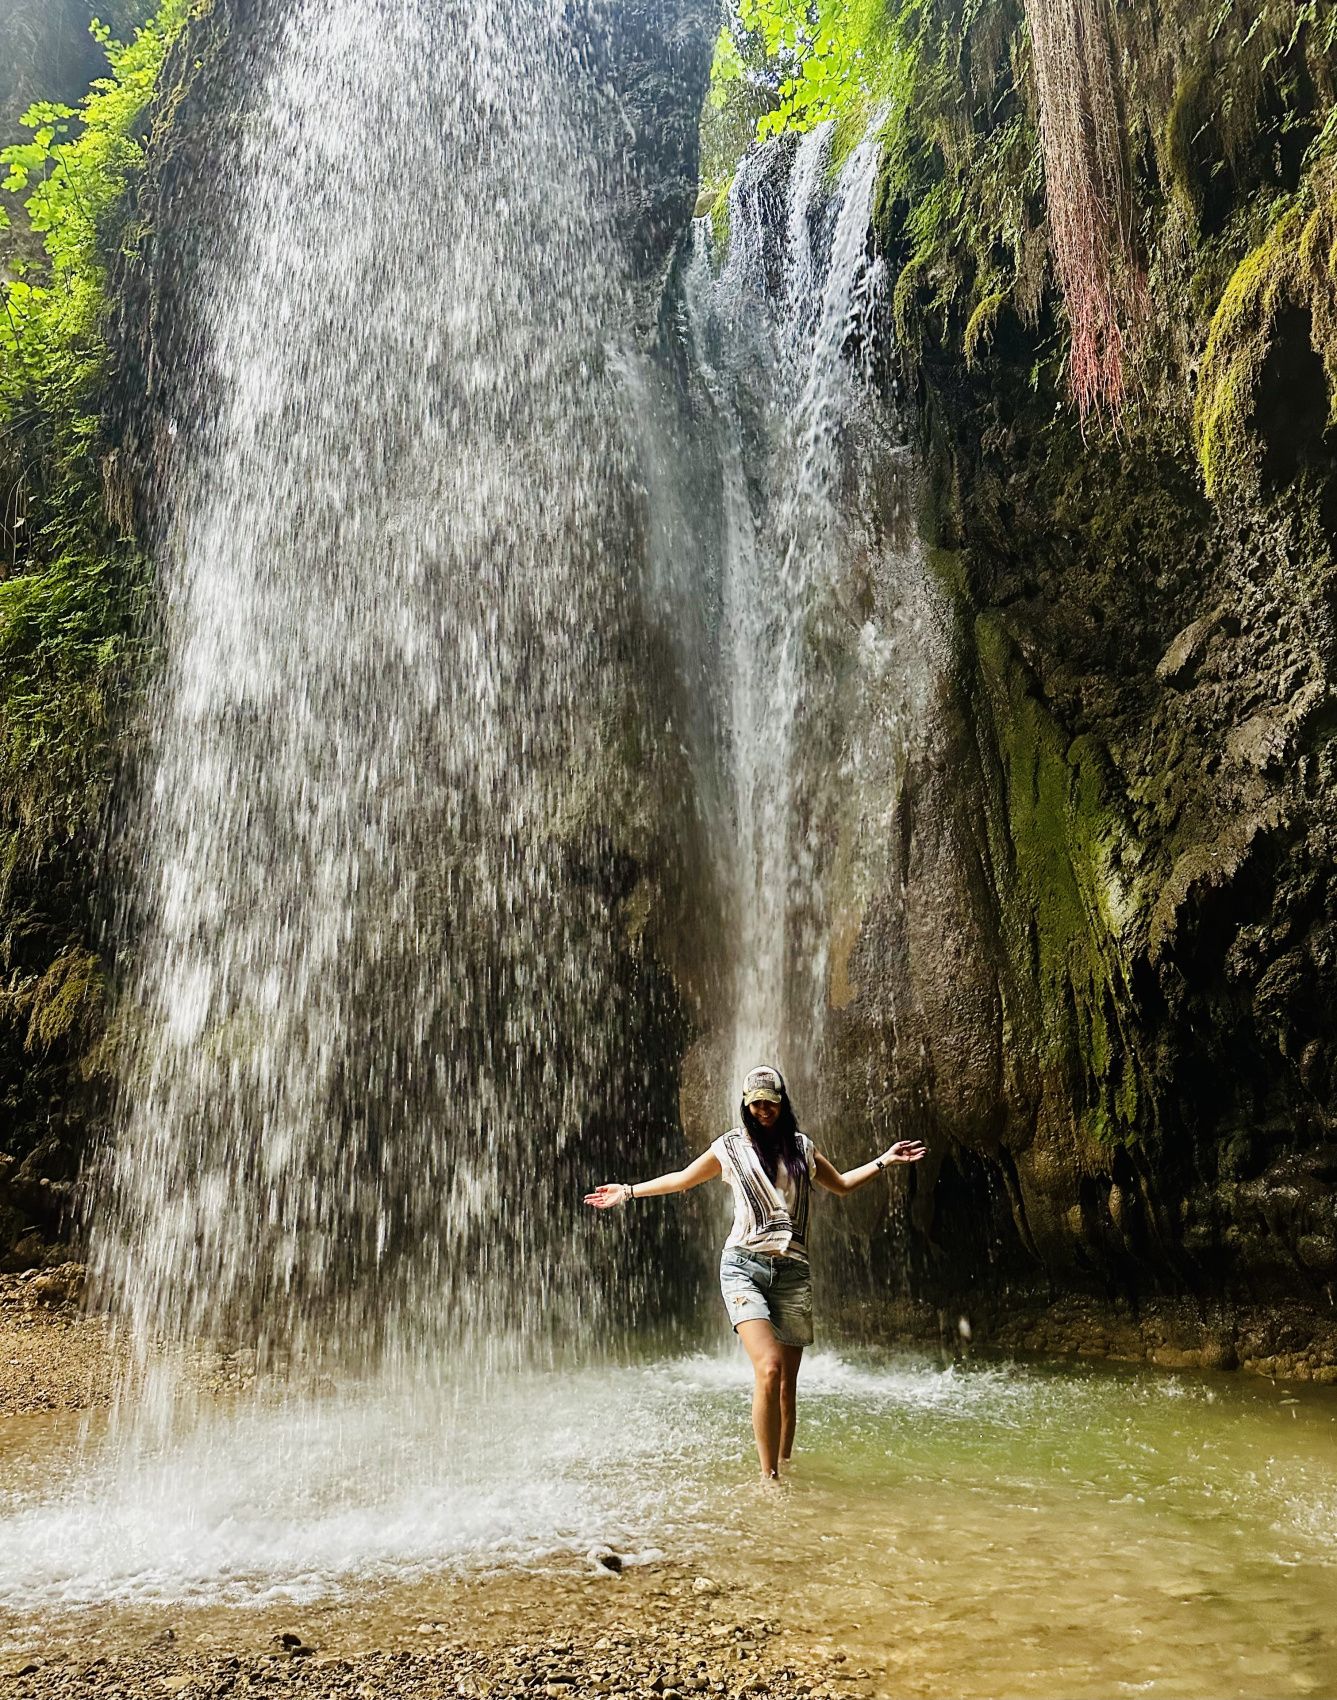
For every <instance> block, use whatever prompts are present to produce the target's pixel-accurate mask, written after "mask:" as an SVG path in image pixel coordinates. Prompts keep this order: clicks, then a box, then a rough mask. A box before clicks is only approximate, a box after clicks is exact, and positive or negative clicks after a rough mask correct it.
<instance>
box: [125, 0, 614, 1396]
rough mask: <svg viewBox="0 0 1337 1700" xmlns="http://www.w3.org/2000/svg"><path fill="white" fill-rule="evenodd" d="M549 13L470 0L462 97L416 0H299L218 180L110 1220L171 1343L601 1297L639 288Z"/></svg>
mask: <svg viewBox="0 0 1337 1700" xmlns="http://www.w3.org/2000/svg"><path fill="white" fill-rule="evenodd" d="M562 10H563V9H562V7H561V6H560V5H557V4H555V3H554V4H552V5H548V4H535V5H532V6H528V7H522V8H518V9H517V8H515V7H513V6H511V5H510V4H506V3H503V0H489V3H486V4H481V5H470V6H467V7H459V8H455V9H454V11H455V13H456V17H455V26H456V28H457V29H458V31H459V32H461V35H460V37H459V38H458V39H456V40H455V41H454V43H453V47H452V63H453V64H455V65H456V66H457V67H460V68H462V69H461V70H460V71H459V73H458V74H452V75H451V76H449V77H443V76H442V74H441V38H440V24H439V20H437V19H435V18H434V17H433V8H431V7H428V6H425V5H423V4H421V3H420V0H372V3H370V4H368V3H367V0H300V3H299V4H296V5H294V6H293V7H291V8H290V9H289V11H288V14H287V18H286V22H285V23H284V25H283V28H282V33H281V37H280V39H279V41H278V43H277V46H276V48H275V51H274V55H273V64H272V68H271V70H270V71H269V74H268V78H267V81H266V83H265V86H264V88H263V90H262V92H261V94H260V96H259V99H258V101H257V109H256V112H255V114H254V117H253V118H252V120H251V121H250V122H248V124H247V126H246V140H245V144H244V149H243V152H242V154H241V157H240V158H238V159H237V160H236V161H235V162H233V164H232V165H231V166H230V167H229V169H230V171H231V173H232V175H233V178H234V181H233V183H232V184H231V188H232V190H233V193H232V194H231V195H229V196H227V197H225V205H227V206H228V207H230V209H231V210H230V212H229V213H228V214H227V215H226V218H225V221H224V226H223V228H220V229H217V230H214V231H212V232H211V233H210V237H209V244H210V245H209V248H208V251H207V254H206V259H205V263H204V265H203V269H202V276H201V280H200V283H199V285H198V302H197V312H198V317H199V321H200V325H201V331H200V348H199V351H198V357H199V363H200V368H201V373H202V382H201V393H200V410H201V414H202V415H203V416H204V417H206V418H207V424H205V425H204V426H203V427H202V428H200V429H197V430H187V431H185V432H184V433H183V436H184V445H183V447H182V449H181V451H180V453H179V454H178V456H177V458H176V461H175V464H174V465H173V466H172V467H171V469H170V473H171V480H170V488H169V495H168V501H169V506H170V512H171V514H172V516H173V518H172V523H171V529H170V532H169V534H168V536H167V537H166V539H165V542H164V546H163V548H162V551H161V567H162V581H163V594H164V599H165V602H166V607H167V632H166V643H165V648H166V654H167V662H166V666H165V669H164V672H163V675H162V678H161V680H160V681H159V683H158V685H157V688H156V690H155V691H154V693H153V696H152V700H151V701H150V703H149V705H148V712H147V726H148V728H149V731H148V740H149V746H150V748H149V755H148V758H147V762H146V767H147V772H146V775H145V778H144V781H143V785H142V801H141V803H140V805H139V807H140V812H141V824H140V829H139V831H138V832H137V834H136V835H135V837H134V841H133V845H134V855H133V861H132V866H131V867H130V868H129V869H128V870H127V885H128V888H129V893H130V896H131V900H132V902H133V905H134V908H135V912H136V920H135V925H136V929H137V934H138V938H139V944H138V947H137V951H136V956H135V976H134V984H133V986H132V988H131V992H130V997H129V1004H130V1007H131V1008H132V1010H133V1012H134V1016H135V1022H136V1025H135V1027H134V1029H133V1034H132V1039H133V1043H132V1048H131V1053H130V1055H129V1057H128V1059H127V1065H126V1069H125V1086H124V1093H123V1103H124V1111H123V1116H122V1121H121V1126H120V1128H119V1130H118V1133H117V1137H116V1140H115V1144H114V1150H113V1154H112V1162H111V1175H110V1183H109V1189H108V1190H109V1197H110V1202H109V1203H107V1204H106V1205H105V1207H103V1208H100V1210H99V1213H98V1217H97V1221H96V1224H95V1233H94V1246H95V1261H96V1266H97V1269H98V1273H99V1275H100V1277H101V1283H102V1289H103V1292H104V1293H105V1294H106V1295H107V1297H108V1298H109V1300H110V1302H111V1303H112V1304H113V1306H114V1307H115V1308H116V1309H117V1310H118V1311H119V1312H121V1313H122V1314H123V1315H125V1316H126V1317H127V1318H128V1321H129V1325H130V1327H131V1329H132V1330H133V1332H134V1334H135V1337H136V1338H137V1339H139V1340H141V1341H147V1340H149V1339H151V1338H155V1337H161V1336H163V1335H166V1336H168V1337H171V1338H176V1339H183V1340H184V1339H190V1338H193V1337H195V1336H197V1335H201V1334H208V1335H215V1336H216V1335H218V1334H219V1333H220V1332H221V1331H225V1330H228V1329H231V1330H233V1331H235V1332H236V1333H237V1334H238V1335H239V1336H241V1337H242V1338H243V1339H245V1338H249V1337H259V1338H260V1339H261V1340H262V1341H263V1342H266V1343H267V1344H268V1345H270V1346H271V1347H274V1348H277V1349H280V1350H282V1351H284V1352H289V1353H298V1354H301V1355H304V1356H309V1355H310V1354H311V1353H313V1352H316V1353H323V1354H330V1353H333V1354H335V1355H337V1356H339V1357H341V1358H342V1359H344V1360H350V1359H351V1360H352V1361H353V1362H354V1363H358V1364H366V1363H368V1362H370V1361H372V1360H373V1359H375V1360H376V1361H378V1362H380V1363H381V1364H382V1366H383V1367H384V1365H385V1364H386V1363H387V1362H389V1361H390V1360H393V1359H398V1360H400V1361H401V1363H403V1364H404V1366H405V1367H406V1368H407V1369H408V1370H409V1371H411V1372H417V1371H421V1370H422V1369H423V1368H424V1366H425V1365H427V1364H429V1363H431V1362H433V1361H434V1360H435V1359H436V1358H437V1356H438V1355H439V1353H440V1352H441V1351H442V1350H443V1348H444V1347H445V1346H446V1345H450V1346H454V1347H459V1346H461V1345H463V1344H466V1343H467V1342H469V1341H470V1340H472V1341H474V1342H475V1343H477V1342H478V1341H479V1340H483V1341H488V1342H495V1341H496V1340H498V1339H500V1338H502V1337H504V1336H508V1335H509V1336H517V1335H518V1336H519V1337H520V1338H521V1339H522V1340H523V1339H526V1338H530V1339H532V1338H534V1337H537V1336H540V1335H545V1336H546V1335H551V1334H553V1333H554V1332H557V1333H560V1332H561V1331H562V1329H563V1327H564V1326H565V1327H567V1328H569V1327H570V1326H572V1325H573V1324H574V1322H575V1320H576V1319H577V1318H579V1319H580V1320H581V1321H582V1323H583V1324H584V1325H586V1326H588V1325H589V1324H590V1323H592V1322H594V1323H597V1322H598V1320H599V1315H598V1306H599V1300H600V1293H601V1289H600V1288H598V1287H595V1288H591V1287H590V1286H589V1283H588V1282H587V1280H586V1279H585V1275H584V1272H583V1271H581V1270H580V1268H579V1262H578V1260H573V1259H569V1258H563V1257H562V1256H561V1255H560V1252H559V1248H560V1245H561V1243H562V1241H563V1238H566V1239H569V1238H570V1236H571V1233H572V1218H573V1216H574V1215H575V1213H576V1207H575V1206H574V1205H573V1204H572V1203H571V1202H570V1200H571V1198H572V1196H573V1195H574V1193H575V1188H574V1186H573V1185H572V1184H570V1182H571V1176H570V1174H569V1173H567V1172H566V1171H565V1170H564V1169H563V1168H562V1158H563V1153H564V1152H565V1151H566V1149H567V1148H568V1147H569V1146H570V1145H571V1144H572V1143H573V1142H575V1141H577V1140H578V1139H580V1138H581V1137H582V1135H583V1134H584V1133H585V1132H586V1130H587V1129H588V1127H589V1125H590V1122H591V1120H592V1118H593V1117H594V1116H595V1115H597V1112H598V1107H599V1106H600V1105H601V1104H602V1103H603V1101H604V1098H605V1096H606V1094H607V1090H608V1087H607V1082H608V1081H609V1079H610V1077H612V1076H614V1075H615V1074H616V1071H617V1068H618V1066H619V1063H620V1061H621V1059H619V1057H618V1053H619V1052H620V1051H621V1050H623V1049H625V1047H626V1045H627V1043H628V1040H627V1034H628V1033H629V1032H630V1031H631V1026H630V1024H629V1023H627V1022H626V1021H623V1022H619V1021H618V1019H617V1015H616V1011H615V1009H614V1005H613V996H614V993H615V990H616V974H615V967H614V964H613V962H612V957H613V953H614V940H613V936H612V929H613V926H614V922H613V920H612V918H611V916H610V912H609V907H608V905H607V904H606V903H605V902H604V901H603V895H602V893H601V892H600V891H599V890H598V889H597V882H596V884H594V885H591V884H588V883H587V884H586V885H583V886H582V884H581V883H580V882H579V881H578V880H576V879H574V878H572V877H571V873H570V867H571V864H572V862H573V861H579V860H580V858H581V857H582V855H585V854H586V853H587V852H588V851H589V849H590V847H589V845H588V842H587V838H588V835H587V833H586V828H587V826H588V823H589V813H588V808H587V800H588V797H589V795H590V794H591V793H592V792H593V791H594V789H595V788H596V787H599V788H602V789H603V791H605V792H609V791H612V790H615V787H616V783H617V774H616V763H615V761H614V758H613V757H612V756H611V755H610V754H609V753H608V751H607V750H606V749H605V748H604V744H603V741H604V739H605V737H606V735H607V734H608V731H609V728H610V727H611V726H613V725H615V723H616V720H617V717H618V715H619V713H624V714H625V713H629V712H630V710H628V709H626V707H625V705H624V704H623V701H622V698H621V694H620V693H621V691H622V689H623V681H622V679H621V677H620V676H619V673H618V671H617V667H616V665H615V663H614V661H613V659H612V657H613V656H614V655H615V654H616V653H617V651H618V647H619V643H620V641H621V639H622V635H623V633H622V627H623V615H622V612H621V609H622V605H623V603H624V602H625V597H624V594H623V585H622V578H623V575H624V571H625V567H624V564H623V563H621V562H620V561H619V559H618V545H619V525H620V523H621V516H620V513H619V504H620V502H622V501H623V500H624V497H623V495H622V485H623V483H624V482H625V481H624V479H623V477H622V463H623V460H624V451H623V449H622V447H621V443H620V438H619V430H618V425H617V410H616V406H615V404H614V398H613V396H612V394H611V389H610V385H609V382H608V380H607V379H606V377H605V376H604V372H603V368H604V355H605V349H606V347H607V346H608V345H609V344H610V343H611V342H615V341H616V339H617V337H618V336H619V335H620V334H621V328H622V326H623V324H624V322H625V319H626V317H627V309H626V304H625V301H624V299H623V296H622V292H621V283H620V278H619V271H618V265H617V263H616V256H617V245H616V243H615V241H614V240H613V237H612V233H611V232H610V231H609V230H608V229H607V228H606V226H605V224H604V223H603V221H602V219H601V216H600V212H599V209H600V207H601V206H603V205H604V204H605V203H606V199H607V197H606V194H605V193H603V190H604V188H605V185H603V184H602V183H601V182H600V180H599V177H598V172H597V169H596V166H595V164H594V163H592V162H591V158H590V154H589V150H587V149H584V148H582V146H581V145H580V138H581V135H582V132H583V129H584V127H585V126H586V124H587V122H589V115H588V114H587V113H585V112H583V111H582V110H581V107H580V86H579V83H578V81H577V78H576V77H575V76H574V74H573V68H572V67H573V62H574V49H573V48H572V47H571V46H570V44H569V43H567V44H565V45H564V41H565V38H564V36H563V33H562V30H561V27H560V25H561V18H562ZM517 89H523V90H524V92H525V98H524V99H523V100H518V99H517V98H516V90H517ZM406 111H407V112H410V113H412V114H413V115H414V117H413V121H412V122H409V123H406V122H404V121H403V119H404V114H405V112H406ZM370 161H374V162H375V168H374V171H369V169H368V162H370ZM280 162H282V169H278V168H277V167H278V165H279V163H280ZM623 547H624V548H625V544H624V545H623ZM622 1066H625V1063H622ZM558 1176H560V1177H561V1179H562V1181H564V1182H565V1183H566V1184H565V1185H564V1186H563V1187H561V1188H559V1186H558V1184H557V1177H558ZM554 1218H557V1219H558V1225H557V1228H556V1231H554ZM533 1272H537V1274H535V1273H533Z"/></svg>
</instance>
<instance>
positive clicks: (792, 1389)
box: [780, 1346, 803, 1464]
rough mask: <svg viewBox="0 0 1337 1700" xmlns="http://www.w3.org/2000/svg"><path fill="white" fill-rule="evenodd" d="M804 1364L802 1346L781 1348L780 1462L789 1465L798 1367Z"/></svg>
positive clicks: (792, 1448)
mask: <svg viewBox="0 0 1337 1700" xmlns="http://www.w3.org/2000/svg"><path fill="white" fill-rule="evenodd" d="M802 1362H803V1348H802V1346H781V1347H780V1462H781V1463H782V1464H787V1463H788V1462H789V1460H790V1458H791V1457H792V1456H793V1453H794V1418H795V1411H796V1406H795V1400H796V1397H797V1394H798V1367H799V1365H800V1364H801V1363H802Z"/></svg>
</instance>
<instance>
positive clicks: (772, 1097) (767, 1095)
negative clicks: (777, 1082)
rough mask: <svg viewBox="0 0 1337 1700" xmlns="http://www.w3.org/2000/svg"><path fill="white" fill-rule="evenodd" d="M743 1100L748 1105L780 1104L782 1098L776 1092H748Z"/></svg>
mask: <svg viewBox="0 0 1337 1700" xmlns="http://www.w3.org/2000/svg"><path fill="white" fill-rule="evenodd" d="M743 1102H744V1103H745V1104H747V1105H748V1106H749V1107H750V1106H751V1105H753V1104H780V1103H783V1102H784V1100H783V1099H782V1098H781V1096H780V1094H779V1093H778V1092H749V1093H748V1095H747V1097H746V1098H744V1099H743Z"/></svg>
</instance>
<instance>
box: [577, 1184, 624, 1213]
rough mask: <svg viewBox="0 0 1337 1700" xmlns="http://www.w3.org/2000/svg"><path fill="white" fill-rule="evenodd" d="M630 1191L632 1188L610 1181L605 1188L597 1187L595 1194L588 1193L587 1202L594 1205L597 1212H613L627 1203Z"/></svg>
mask: <svg viewBox="0 0 1337 1700" xmlns="http://www.w3.org/2000/svg"><path fill="white" fill-rule="evenodd" d="M630 1191H631V1188H630V1187H627V1186H623V1185H622V1184H621V1183H620V1182H619V1181H610V1182H607V1183H606V1184H605V1185H603V1186H596V1187H595V1189H594V1191H593V1192H587V1193H586V1194H585V1202H586V1204H592V1205H593V1206H594V1208H595V1209H596V1210H612V1209H614V1208H615V1207H616V1206H617V1205H619V1204H625V1203H626V1202H627V1195H628V1193H629V1192H630Z"/></svg>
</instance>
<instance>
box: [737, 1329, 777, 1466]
mask: <svg viewBox="0 0 1337 1700" xmlns="http://www.w3.org/2000/svg"><path fill="white" fill-rule="evenodd" d="M738 1338H739V1339H740V1340H741V1341H742V1342H743V1346H744V1348H745V1349H746V1351H747V1355H748V1357H749V1358H751V1360H752V1372H753V1374H754V1375H755V1376H756V1385H755V1386H754V1387H753V1389H752V1432H753V1434H754V1435H755V1436H756V1437H757V1462H758V1463H759V1464H760V1465H761V1473H762V1475H763V1476H764V1477H766V1478H767V1480H770V1479H772V1478H774V1477H778V1476H779V1474H780V1383H781V1381H782V1379H783V1376H784V1359H783V1357H782V1356H781V1354H782V1353H783V1351H784V1347H783V1346H782V1345H781V1344H780V1342H779V1341H778V1340H777V1339H776V1338H775V1330H774V1328H772V1327H771V1325H770V1323H769V1322H760V1321H754V1322H740V1323H739V1324H738Z"/></svg>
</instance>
